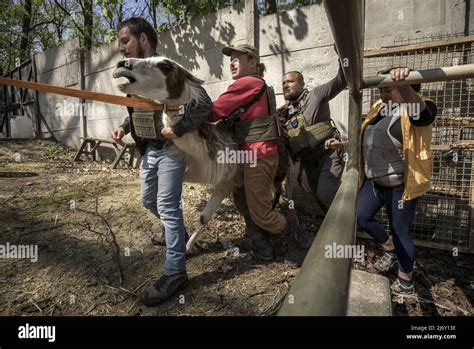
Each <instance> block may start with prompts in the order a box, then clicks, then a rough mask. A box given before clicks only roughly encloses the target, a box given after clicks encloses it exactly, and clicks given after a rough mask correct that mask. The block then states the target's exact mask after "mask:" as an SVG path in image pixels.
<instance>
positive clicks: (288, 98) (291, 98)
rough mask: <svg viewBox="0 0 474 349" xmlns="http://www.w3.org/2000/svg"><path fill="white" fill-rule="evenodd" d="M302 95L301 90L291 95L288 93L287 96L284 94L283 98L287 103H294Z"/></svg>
mask: <svg viewBox="0 0 474 349" xmlns="http://www.w3.org/2000/svg"><path fill="white" fill-rule="evenodd" d="M302 93H303V90H300V91H295V92H293V93H289V94H288V95H285V94H284V95H283V97H284V98H285V100H287V101H290V102H294V101H296V100H297V99H298V97H299V96H301V94H302Z"/></svg>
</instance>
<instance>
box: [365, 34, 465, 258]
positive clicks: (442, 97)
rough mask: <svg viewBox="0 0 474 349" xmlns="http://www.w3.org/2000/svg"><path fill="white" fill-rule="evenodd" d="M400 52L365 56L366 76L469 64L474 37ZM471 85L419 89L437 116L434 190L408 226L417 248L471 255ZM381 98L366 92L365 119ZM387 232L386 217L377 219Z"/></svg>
mask: <svg viewBox="0 0 474 349" xmlns="http://www.w3.org/2000/svg"><path fill="white" fill-rule="evenodd" d="M423 39H424V41H425V42H420V41H421V40H418V39H417V40H411V41H410V40H409V41H408V42H415V44H409V45H404V46H395V47H391V48H384V49H377V50H370V49H369V50H366V51H365V52H366V54H365V58H364V76H372V75H375V74H376V73H377V71H380V70H383V69H387V68H390V67H410V68H411V69H415V70H422V69H431V68H437V67H449V66H456V65H463V64H470V63H473V55H472V45H473V43H474V35H472V36H464V37H459V36H457V35H450V36H449V37H446V38H444V39H441V40H436V41H432V40H434V39H440V38H439V37H425V38H423ZM473 80H474V79H472V78H470V79H460V80H450V81H439V82H432V83H425V84H422V86H421V87H422V89H421V94H422V95H424V96H425V97H427V98H429V99H431V100H433V101H434V102H435V103H436V105H437V107H438V116H437V118H436V121H435V123H434V125H433V135H432V146H431V149H432V152H433V160H434V161H433V169H432V173H431V179H432V189H431V191H430V192H429V193H428V194H427V195H424V196H423V197H422V198H420V201H419V203H418V207H417V210H416V214H415V217H414V219H413V223H412V235H413V237H414V239H415V243H417V244H418V245H427V246H432V247H439V248H446V249H452V248H453V247H458V248H459V249H460V250H464V251H470V252H474V222H471V219H472V217H473V214H472V210H473V208H474V203H473V199H474V197H473V192H472V191H473V190H474V185H473V177H472V173H473V161H472V158H473V151H474V91H473ZM378 98H379V93H378V89H366V90H364V99H363V113H364V114H366V113H367V112H368V110H369V108H370V106H371V105H372V104H373V103H374V102H375V101H376V100H377V99H378ZM379 218H381V219H382V220H383V221H384V223H385V224H386V226H387V229H389V227H388V221H387V216H386V211H385V210H384V209H383V210H381V213H380V214H379Z"/></svg>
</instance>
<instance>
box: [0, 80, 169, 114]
mask: <svg viewBox="0 0 474 349" xmlns="http://www.w3.org/2000/svg"><path fill="white" fill-rule="evenodd" d="M0 85H12V86H17V87H23V88H27V89H31V90H37V91H44V92H51V93H55V94H59V95H64V96H70V97H76V98H83V99H88V100H93V101H97V102H104V103H111V104H118V105H124V106H127V107H132V108H140V109H148V110H163V105H161V104H155V103H153V102H151V101H146V100H139V99H135V98H128V97H122V96H115V95H110V94H107V93H100V92H92V91H84V90H78V89H75V88H69V87H61V86H54V85H48V84H43V83H40V82H32V81H25V80H16V79H10V78H4V77H0Z"/></svg>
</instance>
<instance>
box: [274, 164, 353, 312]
mask: <svg viewBox="0 0 474 349" xmlns="http://www.w3.org/2000/svg"><path fill="white" fill-rule="evenodd" d="M358 178H359V173H358V171H357V170H356V169H350V170H347V171H346V172H345V173H344V176H343V178H342V184H341V186H340V188H339V190H338V191H337V194H336V197H335V198H334V201H333V203H332V205H331V207H330V208H329V211H328V213H327V215H326V219H324V221H323V223H322V224H321V227H320V228H319V232H318V235H317V236H316V238H315V240H314V242H313V245H312V246H311V249H310V250H309V251H308V254H307V255H306V258H305V260H304V263H303V266H302V267H301V270H300V272H299V274H298V277H297V278H296V280H295V281H294V282H293V284H292V285H291V288H290V290H289V292H288V294H287V296H286V297H285V299H284V300H283V303H282V307H281V309H280V311H279V312H278V315H279V316H294V315H318V316H343V315H346V312H347V302H348V296H349V284H350V272H351V268H352V258H326V252H327V249H328V248H330V249H332V248H333V247H334V244H336V245H340V246H349V245H353V244H354V239H355V234H354V231H355V222H356V210H355V205H356V199H357V181H358Z"/></svg>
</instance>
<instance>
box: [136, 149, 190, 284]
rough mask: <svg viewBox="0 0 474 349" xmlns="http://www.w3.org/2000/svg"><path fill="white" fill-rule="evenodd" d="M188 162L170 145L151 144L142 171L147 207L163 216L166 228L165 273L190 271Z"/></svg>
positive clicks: (157, 214)
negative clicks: (184, 196)
mask: <svg viewBox="0 0 474 349" xmlns="http://www.w3.org/2000/svg"><path fill="white" fill-rule="evenodd" d="M185 169H186V165H185V162H184V158H183V157H182V155H180V154H176V153H175V152H172V151H170V148H169V147H163V148H162V149H159V150H158V149H156V148H153V147H151V146H148V147H147V149H146V152H145V155H144V156H143V163H142V167H141V170H140V178H141V201H142V204H143V206H145V207H146V208H147V209H148V210H150V211H151V212H152V213H153V214H154V215H155V216H157V217H158V218H160V219H161V222H162V224H163V226H164V227H165V241H166V258H165V270H164V273H165V275H173V274H176V273H181V272H183V271H185V270H186V241H185V228H184V219H183V210H182V203H181V192H182V187H183V180H184V171H185Z"/></svg>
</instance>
